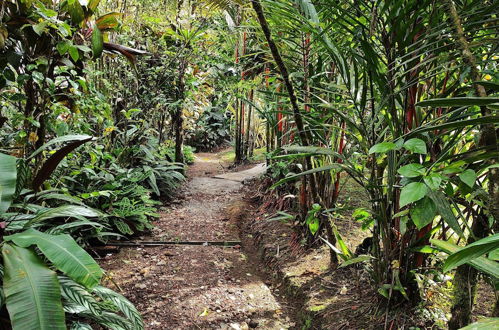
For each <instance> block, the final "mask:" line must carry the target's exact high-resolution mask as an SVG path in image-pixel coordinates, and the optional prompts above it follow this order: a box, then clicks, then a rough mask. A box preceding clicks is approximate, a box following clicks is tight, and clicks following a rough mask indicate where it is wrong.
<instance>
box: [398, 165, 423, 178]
mask: <svg viewBox="0 0 499 330" xmlns="http://www.w3.org/2000/svg"><path fill="white" fill-rule="evenodd" d="M397 172H398V173H399V174H400V175H403V176H405V177H406V178H416V177H418V176H422V175H424V174H425V172H426V169H425V167H424V166H423V165H421V164H416V163H414V164H408V165H405V166H402V167H401V168H399V169H398V170H397Z"/></svg>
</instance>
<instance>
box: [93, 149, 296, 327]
mask: <svg viewBox="0 0 499 330" xmlns="http://www.w3.org/2000/svg"><path fill="white" fill-rule="evenodd" d="M261 170H262V168H261V166H254V167H251V168H249V169H246V170H244V171H239V172H237V173H225V172H227V170H226V167H224V165H223V164H221V162H220V160H219V157H218V154H208V153H201V154H197V159H196V162H195V163H194V164H193V165H192V166H191V167H190V168H189V170H188V176H189V180H188V181H187V182H186V184H185V185H184V186H183V188H182V193H181V195H183V200H181V201H180V202H179V203H178V204H176V205H175V204H174V205H169V206H167V207H163V208H161V209H160V214H161V217H160V218H159V219H158V220H157V221H156V222H155V228H154V230H153V231H152V233H151V235H150V236H146V237H140V238H139V239H143V240H147V241H187V242H189V241H196V242H199V241H221V242H223V241H240V237H239V235H240V233H239V229H238V220H239V219H238V218H237V216H234V215H235V214H239V215H240V214H241V210H240V209H239V210H238V211H237V212H235V211H234V209H237V208H241V205H244V203H243V194H242V192H241V189H242V187H243V182H244V180H245V179H249V178H251V177H254V176H255V175H257V174H258V173H259V172H261ZM224 173H225V174H224ZM241 181H243V182H241ZM242 211H243V213H244V210H242ZM242 245H243V246H240V245H236V246H233V247H225V246H211V245H210V246H207V245H168V246H159V247H145V246H139V247H126V248H125V247H122V248H120V251H119V252H118V253H117V254H113V255H108V256H107V257H106V258H105V259H103V260H102V263H101V265H102V267H103V268H104V269H105V270H106V271H107V272H108V273H109V275H110V279H111V280H110V282H109V283H108V285H110V286H113V285H114V286H119V288H120V290H121V292H122V293H123V294H124V295H125V296H126V297H127V298H128V299H129V300H130V301H132V302H133V303H134V304H135V306H136V307H137V308H138V310H139V311H140V312H141V313H142V316H143V319H144V324H145V328H146V329H251V328H256V329H292V328H295V326H296V324H295V323H294V320H293V315H294V314H295V313H294V310H293V308H292V306H289V305H288V304H287V303H286V302H285V301H284V300H282V299H281V298H280V296H279V292H278V290H275V291H273V288H272V286H271V284H270V282H269V281H267V280H266V279H265V277H264V276H263V275H261V274H260V272H259V269H261V267H262V266H261V265H260V264H259V263H258V261H256V260H255V258H253V257H252V256H251V253H246V251H249V249H248V250H246V248H245V246H244V244H242Z"/></svg>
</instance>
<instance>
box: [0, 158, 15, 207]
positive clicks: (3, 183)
mask: <svg viewBox="0 0 499 330" xmlns="http://www.w3.org/2000/svg"><path fill="white" fill-rule="evenodd" d="M16 179H17V168H16V158H15V157H12V156H8V155H4V154H1V153H0V213H4V212H5V211H7V209H8V208H9V206H10V203H11V202H12V196H13V195H14V193H15V192H16Z"/></svg>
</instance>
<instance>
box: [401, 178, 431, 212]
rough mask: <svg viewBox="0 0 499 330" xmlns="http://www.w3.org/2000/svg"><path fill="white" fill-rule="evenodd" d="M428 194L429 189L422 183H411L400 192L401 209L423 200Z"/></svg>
mask: <svg viewBox="0 0 499 330" xmlns="http://www.w3.org/2000/svg"><path fill="white" fill-rule="evenodd" d="M427 192H428V188H427V187H426V185H425V184H424V183H422V182H411V183H409V184H408V185H407V186H405V187H404V188H402V191H401V192H400V207H404V206H406V205H407V204H410V203H413V202H416V201H418V200H420V199H421V198H423V197H424V196H425V195H426V193H427Z"/></svg>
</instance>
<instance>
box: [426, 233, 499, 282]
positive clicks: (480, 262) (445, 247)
mask: <svg viewBox="0 0 499 330" xmlns="http://www.w3.org/2000/svg"><path fill="white" fill-rule="evenodd" d="M430 242H431V244H433V245H434V246H436V247H437V248H439V249H440V250H441V251H444V252H446V253H448V254H452V253H456V252H458V251H459V250H460V248H459V246H457V245H454V244H452V243H450V242H446V241H441V240H438V239H431V240H430ZM466 263H467V264H469V265H471V266H472V267H474V268H476V269H478V270H479V271H481V272H483V273H485V274H488V275H490V276H492V277H494V278H495V279H499V262H496V261H492V260H489V259H487V258H485V257H478V258H476V259H472V260H469V261H468V262H466Z"/></svg>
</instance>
